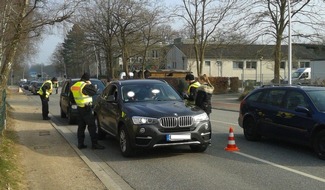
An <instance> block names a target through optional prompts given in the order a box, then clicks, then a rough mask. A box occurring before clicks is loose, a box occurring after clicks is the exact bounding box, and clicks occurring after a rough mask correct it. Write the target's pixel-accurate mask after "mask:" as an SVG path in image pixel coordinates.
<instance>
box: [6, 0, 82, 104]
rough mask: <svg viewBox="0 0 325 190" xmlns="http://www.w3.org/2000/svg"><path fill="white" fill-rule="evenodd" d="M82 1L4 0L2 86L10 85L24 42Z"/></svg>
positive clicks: (65, 15)
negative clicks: (11, 74) (10, 77)
mask: <svg viewBox="0 0 325 190" xmlns="http://www.w3.org/2000/svg"><path fill="white" fill-rule="evenodd" d="M78 4H79V1H73V2H68V3H66V2H64V3H58V2H57V1H52V2H49V1H39V0H24V1H11V0H6V1H1V3H0V5H1V8H2V9H3V10H4V11H3V12H2V14H1V16H0V18H1V25H0V26H1V28H0V31H1V34H0V43H1V45H0V47H1V48H0V51H1V52H0V61H1V62H0V63H1V65H0V66H1V67H0V89H5V87H6V85H7V81H8V76H9V72H10V69H11V68H12V66H13V64H14V60H15V57H16V55H17V49H18V47H20V46H21V45H22V42H24V41H25V40H28V39H31V38H34V37H37V36H39V35H40V34H41V32H42V31H43V29H44V27H45V26H46V25H53V24H55V23H59V22H62V21H64V20H66V19H68V18H69V17H70V16H71V15H72V13H73V12H74V9H75V7H76V6H77V5H78ZM0 99H1V98H0Z"/></svg>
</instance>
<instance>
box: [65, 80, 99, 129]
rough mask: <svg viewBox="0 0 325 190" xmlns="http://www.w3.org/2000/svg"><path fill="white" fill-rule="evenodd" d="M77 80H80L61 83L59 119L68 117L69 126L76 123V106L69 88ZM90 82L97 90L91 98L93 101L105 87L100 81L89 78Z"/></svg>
mask: <svg viewBox="0 0 325 190" xmlns="http://www.w3.org/2000/svg"><path fill="white" fill-rule="evenodd" d="M79 80H80V78H76V79H67V80H65V81H63V82H62V89H61V93H60V110H61V111H60V112H61V118H66V117H68V123H69V124H74V123H76V117H77V114H78V111H77V105H76V103H75V102H74V99H73V96H72V93H71V91H70V88H71V86H72V85H73V84H75V83H76V82H77V81H79ZM90 82H91V83H92V84H93V85H95V87H96V88H97V93H96V95H94V96H93V100H95V99H96V97H97V96H98V95H99V94H100V93H101V92H102V91H103V89H104V88H105V85H104V83H103V82H102V81H101V80H98V79H94V78H91V79H90Z"/></svg>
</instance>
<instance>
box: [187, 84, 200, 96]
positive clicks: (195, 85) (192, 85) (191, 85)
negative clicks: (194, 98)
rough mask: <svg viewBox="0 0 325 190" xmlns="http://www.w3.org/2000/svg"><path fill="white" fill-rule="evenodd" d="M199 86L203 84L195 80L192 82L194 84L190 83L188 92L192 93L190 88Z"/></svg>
mask: <svg viewBox="0 0 325 190" xmlns="http://www.w3.org/2000/svg"><path fill="white" fill-rule="evenodd" d="M199 86H201V84H200V83H199V82H197V81H196V82H194V83H192V84H190V85H189V86H188V89H187V93H188V94H190V93H191V91H190V89H191V88H192V87H194V88H198V87H199Z"/></svg>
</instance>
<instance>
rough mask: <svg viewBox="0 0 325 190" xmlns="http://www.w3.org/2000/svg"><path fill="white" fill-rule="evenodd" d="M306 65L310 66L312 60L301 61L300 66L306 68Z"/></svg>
mask: <svg viewBox="0 0 325 190" xmlns="http://www.w3.org/2000/svg"><path fill="white" fill-rule="evenodd" d="M306 67H310V62H308V61H306V62H305V61H301V62H300V68H306Z"/></svg>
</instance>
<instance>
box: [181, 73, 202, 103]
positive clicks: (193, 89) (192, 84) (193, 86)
mask: <svg viewBox="0 0 325 190" xmlns="http://www.w3.org/2000/svg"><path fill="white" fill-rule="evenodd" d="M185 80H186V82H187V84H188V88H187V94H185V96H184V98H185V99H187V102H188V103H189V104H192V105H194V104H195V99H196V94H197V88H198V87H199V86H200V83H199V82H197V81H195V78H194V75H193V74H187V75H186V76H185Z"/></svg>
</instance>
